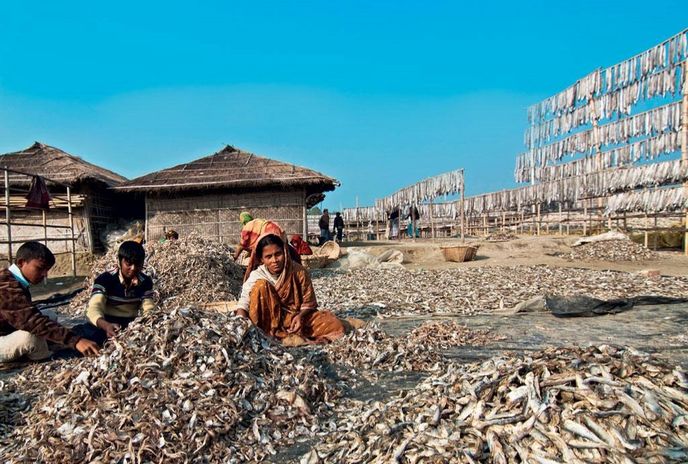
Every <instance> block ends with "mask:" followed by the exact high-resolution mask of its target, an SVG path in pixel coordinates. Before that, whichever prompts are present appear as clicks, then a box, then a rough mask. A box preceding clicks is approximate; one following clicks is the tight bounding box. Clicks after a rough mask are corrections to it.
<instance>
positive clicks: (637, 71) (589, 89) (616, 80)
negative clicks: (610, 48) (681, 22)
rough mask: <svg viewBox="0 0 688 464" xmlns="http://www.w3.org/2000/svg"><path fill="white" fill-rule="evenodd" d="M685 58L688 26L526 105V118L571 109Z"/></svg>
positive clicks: (537, 118)
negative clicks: (542, 99) (657, 43)
mask: <svg viewBox="0 0 688 464" xmlns="http://www.w3.org/2000/svg"><path fill="white" fill-rule="evenodd" d="M686 58H688V30H683V31H681V32H679V33H678V34H676V35H674V36H673V37H670V38H669V39H667V40H665V41H663V42H662V43H661V44H659V45H656V46H654V47H652V48H650V49H649V50H646V51H644V52H642V53H639V54H637V55H635V56H633V57H632V58H629V59H627V60H625V61H623V62H621V63H618V64H616V65H613V66H610V67H608V68H606V69H598V70H595V71H593V72H592V73H590V74H588V75H587V76H585V77H583V78H582V79H579V80H578V81H576V83H575V84H573V85H571V86H569V87H568V88H566V89H565V90H563V91H562V92H560V93H558V94H556V95H554V96H552V97H549V98H547V99H545V100H544V101H542V102H540V103H538V104H536V105H532V106H531V107H530V108H528V120H529V121H530V123H531V125H536V124H538V123H539V122H541V121H543V120H545V119H546V118H547V117H548V116H550V115H552V114H562V113H569V112H572V111H574V110H575V109H576V108H577V107H578V106H579V104H580V103H581V102H587V101H588V100H589V99H590V98H592V97H598V98H599V97H600V96H602V95H604V94H609V93H610V92H615V91H618V90H621V89H623V88H625V87H628V86H630V85H631V84H634V83H637V82H639V81H642V80H644V79H646V78H648V77H651V76H652V75H656V74H658V73H661V72H664V71H665V70H667V69H671V68H675V67H676V66H677V65H679V64H680V63H682V62H683V61H685V60H686Z"/></svg>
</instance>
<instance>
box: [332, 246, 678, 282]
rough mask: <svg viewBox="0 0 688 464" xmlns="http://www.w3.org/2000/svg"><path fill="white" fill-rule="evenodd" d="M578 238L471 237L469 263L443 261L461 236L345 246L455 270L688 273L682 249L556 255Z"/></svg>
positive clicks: (418, 265)
mask: <svg viewBox="0 0 688 464" xmlns="http://www.w3.org/2000/svg"><path fill="white" fill-rule="evenodd" d="M578 238H579V237H558V236H541V237H533V236H524V237H521V238H519V239H516V240H509V241H505V242H487V241H485V240H481V239H476V238H468V239H466V244H468V245H479V248H478V255H477V257H476V259H475V260H474V261H471V262H468V263H452V262H447V261H445V260H444V257H443V255H442V250H441V249H440V247H442V246H451V245H460V244H461V240H459V239H435V240H426V239H418V240H415V241H411V240H404V241H401V242H398V241H376V242H354V243H345V244H343V247H345V248H346V247H352V248H356V249H360V250H365V251H367V252H369V253H370V254H373V255H376V256H377V255H379V254H382V253H383V252H384V251H386V250H389V249H397V250H400V251H402V252H403V253H404V266H405V267H407V268H409V269H452V268H461V267H481V266H529V265H538V264H546V265H549V266H554V267H575V268H583V269H597V270H605V269H609V270H614V271H626V272H636V271H640V270H644V269H658V270H659V271H660V272H661V274H662V275H673V276H678V275H688V257H686V256H684V255H683V252H679V251H659V252H658V254H659V255H660V258H659V259H656V260H649V261H640V262H632V261H628V262H600V261H569V260H566V259H564V258H562V257H559V256H556V254H559V253H560V254H566V253H567V252H570V251H571V245H572V244H573V243H574V242H575V241H576V240H577V239H578Z"/></svg>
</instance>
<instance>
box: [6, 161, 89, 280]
mask: <svg viewBox="0 0 688 464" xmlns="http://www.w3.org/2000/svg"><path fill="white" fill-rule="evenodd" d="M0 169H1V170H2V174H3V181H4V189H5V198H4V209H5V217H4V220H0V227H3V226H4V228H5V230H6V232H7V239H6V240H0V244H3V245H6V248H5V249H6V253H7V260H8V262H9V263H10V264H11V263H12V260H13V257H14V249H13V247H14V246H16V245H17V244H22V243H25V242H28V241H31V240H35V238H34V237H31V238H28V239H17V238H16V236H13V234H12V227H13V226H14V227H15V228H16V227H24V228H41V229H42V230H43V237H42V239H41V240H40V241H42V242H43V243H44V244H45V245H46V246H48V244H49V243H51V242H67V243H68V247H69V251H68V253H69V254H70V255H71V264H72V275H74V276H76V241H77V240H78V237H77V236H76V234H75V233H74V211H73V210H74V198H73V196H72V192H71V187H70V186H69V185H65V184H60V183H59V182H56V181H53V180H51V179H47V178H43V179H44V180H45V181H46V183H47V184H48V185H60V186H61V187H64V188H65V189H66V192H67V193H66V195H59V194H58V195H51V197H52V205H51V206H52V207H53V208H64V209H66V211H67V217H68V221H69V222H68V225H59V224H48V219H47V211H46V210H45V209H40V208H32V207H27V206H25V204H26V200H24V205H22V204H21V203H20V202H19V201H17V200H18V199H19V198H21V197H20V195H22V194H23V195H26V194H27V193H28V190H25V189H22V188H20V187H13V186H12V184H11V181H10V174H13V175H14V177H16V176H25V177H27V178H29V179H31V178H33V177H34V175H33V174H29V173H25V172H20V171H15V170H11V169H7V168H0ZM27 210H32V211H35V210H39V211H41V217H42V221H41V223H40V224H37V223H31V222H16V221H15V222H13V218H14V217H15V213H17V212H18V211H27ZM15 230H16V229H15ZM50 230H57V231H63V232H65V234H64V235H65V236H62V237H59V236H58V237H56V236H54V235H53V236H51V234H50V233H49V231H50ZM13 237H14V238H13ZM54 254H61V253H60V252H54Z"/></svg>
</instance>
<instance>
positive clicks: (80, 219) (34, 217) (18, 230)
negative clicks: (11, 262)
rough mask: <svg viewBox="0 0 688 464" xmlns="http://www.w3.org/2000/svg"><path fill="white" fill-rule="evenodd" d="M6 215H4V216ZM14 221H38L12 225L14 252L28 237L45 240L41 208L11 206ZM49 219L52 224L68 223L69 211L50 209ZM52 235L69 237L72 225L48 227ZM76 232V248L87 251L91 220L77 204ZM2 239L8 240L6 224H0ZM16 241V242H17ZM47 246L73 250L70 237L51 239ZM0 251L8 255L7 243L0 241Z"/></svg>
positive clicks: (67, 250) (53, 249)
mask: <svg viewBox="0 0 688 464" xmlns="http://www.w3.org/2000/svg"><path fill="white" fill-rule="evenodd" d="M3 219H4V217H3ZM11 222H12V223H15V222H20V223H29V224H36V225H38V226H39V227H35V226H16V225H13V226H12V242H13V243H12V250H13V252H12V253H13V254H15V253H16V252H17V249H18V248H19V247H20V246H21V245H22V243H23V242H25V241H29V240H36V241H39V242H43V239H44V231H43V227H42V226H43V216H42V214H41V212H40V211H39V210H14V209H13V210H12V217H11ZM46 223H47V224H49V225H60V226H69V215H68V214H67V210H63V209H51V210H48V212H47V216H46ZM47 233H48V237H49V238H59V239H66V238H69V237H70V236H71V235H70V231H69V229H56V228H50V227H49V228H48V229H47ZM74 235H75V237H77V241H76V251H77V252H87V251H90V250H91V237H90V234H89V229H88V220H87V216H86V209H85V208H81V207H80V208H74ZM0 240H4V241H7V226H6V225H4V224H3V225H0ZM14 242H16V243H14ZM48 247H49V248H50V250H51V251H52V252H53V253H55V254H58V253H70V252H71V245H70V242H69V240H59V241H48ZM0 255H1V256H7V244H1V245H0Z"/></svg>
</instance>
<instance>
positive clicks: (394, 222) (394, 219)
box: [389, 207, 400, 239]
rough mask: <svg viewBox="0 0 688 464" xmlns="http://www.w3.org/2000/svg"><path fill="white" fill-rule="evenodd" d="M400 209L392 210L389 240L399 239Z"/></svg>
mask: <svg viewBox="0 0 688 464" xmlns="http://www.w3.org/2000/svg"><path fill="white" fill-rule="evenodd" d="M399 216H400V214H399V208H398V207H396V208H394V209H392V212H391V213H389V223H390V225H389V232H390V233H389V238H390V239H394V238H397V237H399Z"/></svg>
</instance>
